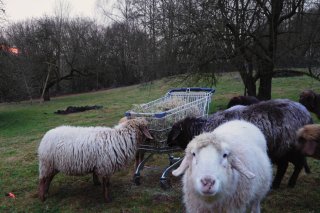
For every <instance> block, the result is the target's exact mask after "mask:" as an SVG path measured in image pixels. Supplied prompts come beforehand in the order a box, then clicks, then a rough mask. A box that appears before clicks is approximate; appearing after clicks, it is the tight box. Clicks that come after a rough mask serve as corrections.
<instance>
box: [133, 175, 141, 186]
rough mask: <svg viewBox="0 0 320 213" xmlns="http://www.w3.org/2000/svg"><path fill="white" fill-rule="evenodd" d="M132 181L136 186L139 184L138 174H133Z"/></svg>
mask: <svg viewBox="0 0 320 213" xmlns="http://www.w3.org/2000/svg"><path fill="white" fill-rule="evenodd" d="M133 182H134V184H136V186H139V185H140V184H141V182H140V175H134V176H133Z"/></svg>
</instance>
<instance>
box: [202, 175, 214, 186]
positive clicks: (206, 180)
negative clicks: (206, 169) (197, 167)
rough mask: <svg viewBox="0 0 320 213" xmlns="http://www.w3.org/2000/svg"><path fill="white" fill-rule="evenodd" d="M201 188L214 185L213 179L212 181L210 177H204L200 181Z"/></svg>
mask: <svg viewBox="0 0 320 213" xmlns="http://www.w3.org/2000/svg"><path fill="white" fill-rule="evenodd" d="M200 181H201V183H202V186H204V187H211V186H213V185H214V184H215V182H216V181H215V179H213V178H212V177H204V178H202V179H201V180H200Z"/></svg>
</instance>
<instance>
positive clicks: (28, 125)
mask: <svg viewBox="0 0 320 213" xmlns="http://www.w3.org/2000/svg"><path fill="white" fill-rule="evenodd" d="M182 86H190V87H191V86H206V85H190V84H188V83H186V82H184V83H181V82H180V81H179V82H177V81H173V80H170V79H162V80H159V81H155V82H152V83H148V84H143V85H135V86H130V87H123V88H118V89H110V90H105V91H98V92H92V93H85V94H79V95H69V96H63V97H56V98H52V100H51V101H50V102H46V103H43V104H40V103H38V102H34V103H33V104H31V103H29V102H22V103H13V104H0V212H183V211H184V210H183V205H182V204H181V195H182V193H181V183H180V180H179V178H175V177H170V180H171V183H172V185H173V187H172V189H170V190H167V191H164V190H162V189H161V188H160V187H159V177H160V174H161V171H162V169H163V168H164V167H165V166H166V165H167V163H168V162H167V159H166V156H165V155H156V156H155V157H153V158H152V160H151V161H149V163H148V164H147V168H145V170H143V172H142V175H143V177H142V180H141V182H142V184H141V185H140V186H135V185H134V184H133V183H132V181H131V179H132V173H133V165H131V166H129V167H128V168H127V169H125V170H123V171H121V172H117V173H116V174H115V175H114V176H113V177H112V179H111V195H112V197H113V202H112V203H110V204H105V203H103V198H102V189H101V187H99V186H94V185H93V183H92V178H91V175H87V176H82V177H73V176H72V177H70V176H65V175H63V174H58V175H57V176H56V177H55V178H54V180H53V182H52V184H51V187H50V190H49V192H50V194H49V197H48V199H47V200H46V202H44V203H42V202H40V201H39V199H38V198H37V184H38V161H37V153H36V151H37V147H38V145H39V142H40V140H41V137H42V136H43V135H44V133H45V132H46V131H48V130H49V129H51V128H53V127H56V126H58V125H62V124H64V125H80V126H98V125H106V126H113V125H114V124H116V123H117V121H118V120H119V119H120V118H121V117H122V116H123V113H124V112H125V111H127V110H128V109H130V108H131V107H132V104H137V103H145V102H148V101H151V100H154V99H156V98H159V97H161V96H163V95H164V94H165V93H166V92H167V91H168V90H169V89H170V88H173V87H182ZM306 88H309V89H315V90H316V91H318V92H319V89H320V82H317V81H314V80H312V79H310V78H307V77H290V78H276V79H274V80H273V93H272V98H289V99H292V100H295V101H297V100H298V96H299V93H300V92H301V91H302V90H303V89H306ZM242 92H243V86H242V83H241V80H240V77H239V76H238V75H237V74H234V73H231V74H224V75H222V76H220V77H219V81H218V84H217V85H216V93H215V95H214V96H213V102H212V104H211V107H210V111H211V113H212V112H215V111H216V110H219V109H223V108H225V107H226V104H227V102H228V100H229V99H230V98H231V97H232V96H234V95H239V94H241V93H242ZM71 105H72V106H85V105H102V106H103V109H100V110H92V111H87V112H82V113H74V114H69V115H57V114H54V113H53V112H54V111H56V110H58V109H65V108H66V107H67V106H71ZM314 118H315V117H314ZM315 122H317V123H319V120H317V119H316V118H315ZM308 162H309V164H310V166H311V170H312V173H311V174H309V175H306V174H305V173H304V172H302V173H301V174H300V176H299V179H298V182H297V186H296V187H295V188H293V189H289V188H287V187H286V183H287V180H288V179H287V178H288V176H289V174H291V173H290V172H292V167H290V168H289V169H290V172H287V174H286V177H285V179H284V180H283V182H282V185H281V188H280V189H279V190H275V191H270V193H269V194H268V196H267V197H266V199H265V200H264V201H263V203H262V211H263V212H270V213H271V212H272V213H274V212H320V202H319V200H320V186H319V183H320V162H318V161H316V160H313V159H308ZM7 192H13V193H14V194H15V195H16V199H12V198H9V197H7V196H5V193H7Z"/></svg>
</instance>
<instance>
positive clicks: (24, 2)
mask: <svg viewBox="0 0 320 213" xmlns="http://www.w3.org/2000/svg"><path fill="white" fill-rule="evenodd" d="M2 1H3V2H4V4H5V11H6V15H7V16H6V18H7V20H8V21H9V22H16V21H21V20H25V19H28V18H32V17H34V18H39V17H42V16H44V15H48V16H51V15H54V14H55V13H54V11H55V8H57V5H59V4H58V3H59V2H63V4H65V2H67V3H68V4H69V5H70V7H69V8H70V9H69V13H68V14H70V16H71V17H73V16H88V17H91V18H97V17H98V14H99V13H98V10H97V1H99V0H62V1H61V0H2ZM100 1H101V0H100Z"/></svg>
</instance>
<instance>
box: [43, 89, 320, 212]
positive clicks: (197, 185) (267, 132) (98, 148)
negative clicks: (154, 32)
mask: <svg viewBox="0 0 320 213" xmlns="http://www.w3.org/2000/svg"><path fill="white" fill-rule="evenodd" d="M319 97H320V96H319V95H317V94H315V93H314V92H312V91H310V90H307V91H304V92H302V93H301V95H300V100H299V102H300V103H299V102H295V101H291V100H288V99H274V100H269V101H260V100H258V99H256V98H255V97H246V96H238V97H233V98H232V99H231V100H230V101H229V103H228V104H227V107H226V108H227V109H226V110H221V111H218V112H215V113H213V114H211V115H209V117H208V118H204V117H196V116H192V115H191V116H188V117H185V118H184V119H182V120H180V121H178V122H175V123H173V124H172V128H171V130H170V132H169V133H168V135H167V142H166V143H167V145H168V146H177V147H180V148H181V149H182V150H184V157H183V160H182V162H181V164H180V165H178V166H177V168H175V169H174V170H173V171H172V175H173V176H182V192H181V193H182V195H183V196H182V197H183V199H182V202H183V203H184V207H185V211H186V212H188V213H194V212H195V213H196V212H199V213H202V212H241V213H242V212H247V211H248V210H250V211H251V212H257V213H258V212H260V211H261V210H260V203H261V201H262V200H263V199H264V198H265V197H266V196H267V194H268V193H269V191H270V190H271V188H273V189H277V188H279V187H280V183H281V181H282V179H283V177H284V175H285V173H286V170H287V167H288V164H289V163H292V164H293V165H294V171H293V173H292V175H291V176H290V178H289V182H288V187H294V186H295V185H296V183H297V180H298V176H299V174H300V171H301V170H302V169H304V170H305V171H306V173H310V172H311V171H310V168H309V166H308V163H307V160H306V158H307V157H313V158H315V159H320V125H318V124H313V120H312V116H311V114H310V112H313V113H315V114H316V116H318V117H319V109H320V106H318V105H320V98H319ZM167 105H168V104H167ZM136 107H139V106H136ZM163 107H164V108H165V109H166V110H167V108H168V106H163ZM169 107H171V106H169ZM159 109H162V108H159ZM153 138H154V136H153V135H151V134H150V132H149V126H148V121H147V120H146V119H144V118H134V119H129V118H126V117H124V118H122V119H121V120H120V121H119V123H118V124H116V125H115V126H114V127H73V126H60V127H56V128H54V129H52V130H49V131H48V132H47V133H45V135H44V136H43V138H42V140H41V142H40V145H39V147H38V160H39V182H38V196H39V198H40V200H41V201H45V200H46V198H47V197H48V192H49V186H50V183H51V182H52V180H53V178H54V176H55V175H56V174H58V173H59V172H61V173H64V174H66V175H86V174H88V173H91V174H92V176H93V182H94V184H96V185H100V184H101V185H102V194H103V198H104V200H105V202H111V200H112V199H111V195H110V192H109V188H110V177H111V176H112V175H113V174H114V173H115V172H117V171H120V170H122V169H124V168H125V167H126V166H127V165H129V164H131V163H133V162H134V159H135V157H137V153H138V152H137V151H138V149H139V144H142V143H145V142H146V140H147V139H149V140H153ZM272 165H275V166H276V168H277V169H276V172H275V174H273V170H272ZM136 166H137V165H135V167H136ZM172 178H174V177H172Z"/></svg>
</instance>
